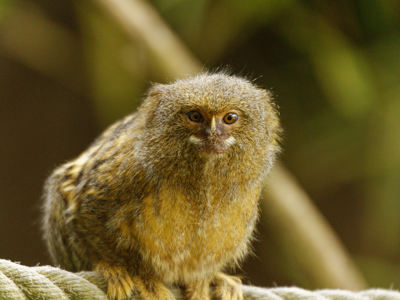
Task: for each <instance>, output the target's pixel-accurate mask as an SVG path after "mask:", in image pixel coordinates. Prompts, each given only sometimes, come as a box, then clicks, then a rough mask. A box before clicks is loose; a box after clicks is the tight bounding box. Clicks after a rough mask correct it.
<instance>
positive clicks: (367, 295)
mask: <svg viewBox="0 0 400 300" xmlns="http://www.w3.org/2000/svg"><path fill="white" fill-rule="evenodd" d="M105 291H106V284H105V282H104V280H103V279H102V277H101V276H100V275H98V274H96V273H94V272H80V273H71V272H68V271H65V270H62V269H59V268H55V267H51V266H37V267H26V266H22V265H20V264H17V263H14V262H11V261H9V260H5V259H0V300H14V299H18V300H38V299H40V300H60V299H61V300H78V299H79V300H89V299H90V300H92V299H94V300H107V296H106V294H105ZM173 293H174V295H175V297H176V298H177V299H183V298H182V294H181V293H180V291H179V290H178V289H173ZM243 293H244V296H245V299H246V300H304V299H307V300H308V299H311V300H400V292H398V291H394V290H384V289H370V290H364V291H360V292H351V291H345V290H316V291H308V290H304V289H301V288H297V287H278V288H268V289H266V288H259V287H253V286H243ZM135 299H138V298H135Z"/></svg>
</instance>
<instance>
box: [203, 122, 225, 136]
mask: <svg viewBox="0 0 400 300" xmlns="http://www.w3.org/2000/svg"><path fill="white" fill-rule="evenodd" d="M206 134H207V135H208V136H216V137H220V138H221V137H224V136H225V132H224V130H223V128H222V126H221V124H220V123H219V122H218V121H217V120H216V118H215V117H212V119H211V121H210V124H209V126H207V127H206Z"/></svg>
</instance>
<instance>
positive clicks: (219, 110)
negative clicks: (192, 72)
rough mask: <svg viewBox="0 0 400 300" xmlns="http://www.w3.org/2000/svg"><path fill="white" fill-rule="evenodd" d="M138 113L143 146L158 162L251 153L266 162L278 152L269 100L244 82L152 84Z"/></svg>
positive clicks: (198, 79) (211, 79) (215, 78)
mask: <svg viewBox="0 0 400 300" xmlns="http://www.w3.org/2000/svg"><path fill="white" fill-rule="evenodd" d="M142 111H145V112H146V113H147V114H148V117H147V118H146V120H147V121H146V127H145V131H146V133H145V135H146V138H145V140H146V143H147V146H148V147H151V148H152V151H153V153H154V152H155V153H156V156H158V157H159V158H160V159H162V157H164V158H165V157H168V158H171V157H174V158H176V159H192V160H194V159H196V157H202V158H204V157H206V158H207V157H210V156H212V157H218V158H219V159H223V158H224V157H229V158H230V159H231V158H232V157H236V158H238V159H239V160H240V159H242V158H244V156H246V157H248V156H249V155H250V156H253V158H254V159H257V157H261V156H264V157H265V160H267V157H269V158H268V159H272V157H273V156H274V154H275V152H276V151H277V149H278V145H277V144H278V142H277V140H278V136H279V121H278V117H277V113H276V110H275V108H274V105H273V104H272V102H271V96H270V94H269V93H268V92H267V91H266V90H264V89H261V88H258V87H256V86H255V85H254V84H252V83H251V82H250V81H248V80H246V79H243V78H239V77H235V76H228V75H225V74H221V73H218V74H201V75H197V76H195V77H191V78H188V79H183V80H177V81H176V82H174V83H172V84H166V85H161V84H160V85H155V86H153V87H152V89H151V90H150V92H149V94H148V97H147V99H146V100H145V102H144V104H143V108H142ZM157 149H158V150H157ZM245 153H247V155H245ZM259 163H261V164H262V163H263V160H262V161H260V162H259Z"/></svg>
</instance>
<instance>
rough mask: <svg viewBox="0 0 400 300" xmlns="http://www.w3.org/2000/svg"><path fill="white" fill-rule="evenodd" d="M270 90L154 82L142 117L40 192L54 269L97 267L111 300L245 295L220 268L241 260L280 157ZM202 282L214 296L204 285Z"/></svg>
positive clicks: (196, 81) (245, 84) (120, 127)
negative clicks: (175, 289)
mask: <svg viewBox="0 0 400 300" xmlns="http://www.w3.org/2000/svg"><path fill="white" fill-rule="evenodd" d="M279 132H280V126H279V121H278V116H277V111H276V109H275V105H274V104H273V103H272V100H271V96H270V94H269V93H268V92H267V91H266V90H264V89H261V88H258V87H256V86H255V85H253V84H252V83H251V82H250V81H248V80H246V79H243V78H239V77H235V76H228V75H225V74H221V73H218V74H200V75H198V76H195V77H192V78H188V79H184V80H177V81H176V82H174V83H171V84H165V85H164V84H158V85H154V86H153V87H152V88H151V89H150V91H149V92H148V94H147V97H146V98H145V99H144V102H143V104H142V105H141V106H140V107H139V109H138V111H137V112H135V113H133V114H131V115H129V116H127V117H126V118H124V119H123V120H121V121H119V122H117V123H115V124H114V125H112V126H111V127H109V128H108V129H107V130H106V131H105V132H104V133H103V134H102V135H101V136H100V137H98V138H97V139H96V140H95V142H94V143H93V144H92V145H91V146H90V147H89V148H88V149H87V150H86V151H85V152H83V153H82V154H81V155H80V156H78V157H77V158H76V159H74V160H72V161H70V162H67V163H65V164H64V165H62V166H60V167H58V168H57V169H56V170H55V171H54V172H53V174H52V175H51V176H50V177H49V179H48V180H47V182H46V185H45V193H44V198H45V201H44V221H43V228H44V236H45V240H46V241H47V246H48V249H49V251H50V254H51V257H52V259H53V261H54V263H55V264H57V265H59V266H61V267H62V268H65V269H67V270H70V271H80V270H94V271H97V272H99V273H101V274H102V275H103V276H104V278H105V280H106V281H107V284H108V290H107V291H108V296H109V298H110V299H117V300H127V299H131V297H132V296H133V295H139V296H141V297H142V298H143V299H148V300H156V299H157V300H158V299H159V300H169V299H174V296H173V295H172V293H171V292H170V290H169V289H168V288H167V286H171V285H177V286H180V287H183V288H184V293H185V297H186V299H188V300H194V299H197V300H208V299H210V297H211V290H212V293H214V296H215V297H216V298H217V299H242V291H241V284H240V280H239V279H238V278H236V277H233V276H229V275H226V274H224V273H223V272H222V270H223V269H224V267H227V266H231V265H235V264H237V263H238V262H239V261H240V260H241V259H242V258H243V257H244V256H245V254H246V253H247V249H248V245H249V241H250V240H251V236H252V232H253V229H254V226H255V222H256V219H257V206H258V199H259V195H260V190H261V185H262V181H263V179H264V177H265V175H266V174H267V173H268V171H269V169H270V168H271V166H272V164H273V161H274V158H275V156H276V153H277V151H278V149H279V146H278V139H279ZM210 286H212V287H213V289H210Z"/></svg>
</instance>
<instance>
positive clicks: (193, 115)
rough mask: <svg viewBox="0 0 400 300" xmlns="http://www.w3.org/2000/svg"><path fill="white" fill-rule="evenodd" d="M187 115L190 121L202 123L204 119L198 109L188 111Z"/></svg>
mask: <svg viewBox="0 0 400 300" xmlns="http://www.w3.org/2000/svg"><path fill="white" fill-rule="evenodd" d="M187 116H188V118H189V120H190V121H192V122H195V123H201V122H203V120H204V118H203V116H202V115H201V113H200V112H198V111H197V110H192V111H190V112H188V113H187Z"/></svg>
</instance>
